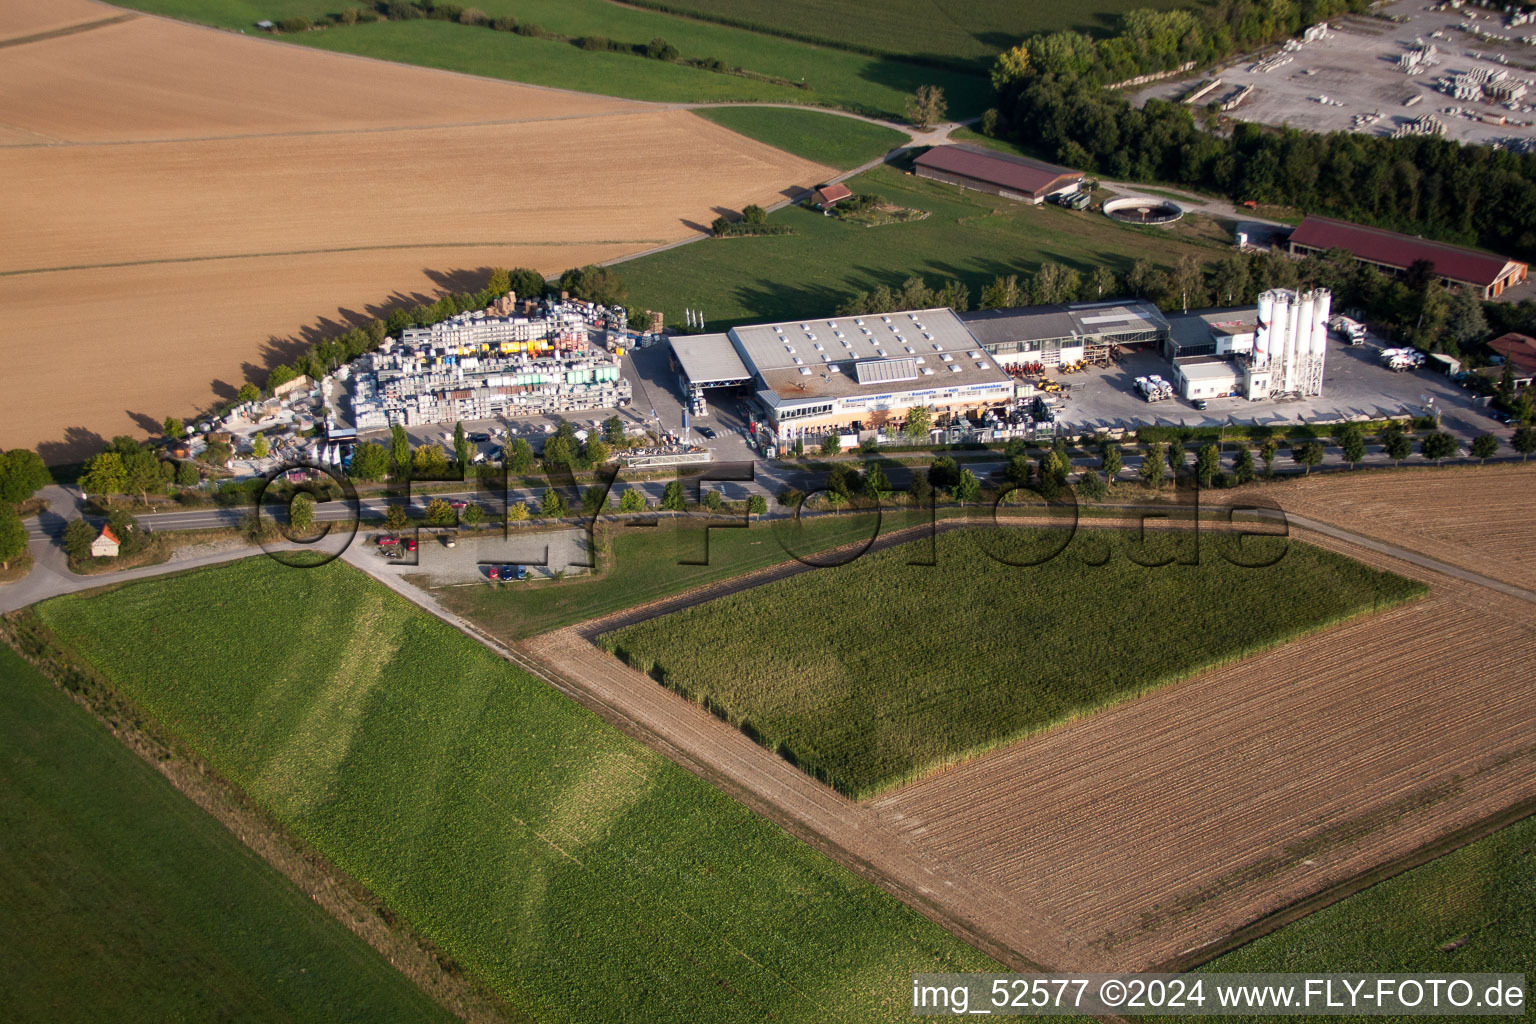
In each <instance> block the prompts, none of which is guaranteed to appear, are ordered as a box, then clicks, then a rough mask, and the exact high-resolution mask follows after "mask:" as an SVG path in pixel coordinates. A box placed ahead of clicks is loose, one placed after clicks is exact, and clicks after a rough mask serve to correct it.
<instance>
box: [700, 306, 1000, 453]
mask: <svg viewBox="0 0 1536 1024" xmlns="http://www.w3.org/2000/svg"><path fill="white" fill-rule="evenodd" d="M671 346H672V354H673V357H674V358H675V359H676V361H677V364H678V367H679V369H680V371H681V372H682V374H683V377H684V380H685V381H686V383H687V386H688V389H689V391H690V394H691V395H692V396H693V397H694V398H695V400H696V401H697V400H698V399H699V398H701V396H702V394H703V392H704V390H705V389H706V388H713V387H724V386H734V385H739V384H741V383H743V382H744V381H749V382H750V384H751V387H752V389H753V393H754V395H755V397H756V398H757V401H758V402H759V404H761V405H762V407H763V410H764V411H765V413H766V414H767V417H768V421H769V426H770V428H771V429H772V430H773V432H774V434H775V435H776V436H777V437H778V440H779V443H781V444H782V443H785V442H789V441H793V440H795V439H796V438H801V437H814V436H819V435H822V434H827V433H832V432H838V431H845V430H848V429H850V428H854V427H858V428H861V429H865V430H871V429H875V428H876V427H879V426H889V427H895V426H897V425H899V424H900V423H902V422H903V421H905V419H906V414H907V410H909V409H913V408H916V407H919V406H925V407H927V408H930V409H932V410H933V411H934V413H935V414H936V415H943V414H946V413H949V414H962V413H965V412H968V411H970V410H972V409H979V408H982V407H984V406H990V405H997V404H999V403H1003V402H1008V401H1011V400H1012V399H1013V397H1014V386H1013V378H1012V377H1010V376H1009V375H1008V374H1007V373H1006V372H1004V371H1003V370H1002V369H1001V368H999V367H998V365H997V362H996V361H995V360H994V359H993V358H992V356H991V355H990V354H989V353H988V352H987V351H986V350H985V349H984V348H983V347H982V345H981V344H980V343H979V342H978V341H977V340H976V338H975V337H974V336H973V335H972V334H971V332H970V331H969V330H967V329H966V325H965V324H964V323H963V322H961V320H960V318H959V317H957V316H956V315H955V313H954V312H953V311H952V310H949V309H920V310H905V311H902V312H899V313H883V314H881V313H874V314H866V315H864V316H857V317H836V318H832V319H821V320H814V321H793V322H785V323H778V324H756V325H752V326H744V327H733V328H731V330H730V331H728V332H727V333H725V334H706V335H695V336H691V337H680V338H673V339H672V340H671Z"/></svg>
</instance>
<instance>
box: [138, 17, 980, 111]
mask: <svg viewBox="0 0 1536 1024" xmlns="http://www.w3.org/2000/svg"><path fill="white" fill-rule="evenodd" d="M126 6H129V7H134V8H138V9H140V10H146V11H152V12H154V13H157V14H165V15H169V16H171V17H176V18H183V19H186V20H188V21H197V22H202V23H205V24H211V25H217V26H219V27H222V28H231V29H239V30H245V31H248V32H255V31H256V29H254V27H253V26H254V25H255V23H256V22H257V21H258V20H260V19H263V18H272V19H277V18H283V17H287V16H291V15H300V16H304V17H311V18H313V17H315V16H316V15H320V14H324V13H325V12H327V11H331V10H336V9H339V8H340V7H342V6H345V5H344V4H335V3H325V2H324V0H129V2H128V3H127V4H126ZM474 6H476V7H479V8H480V9H481V10H483V11H485V12H486V13H487V14H488V15H490V16H491V17H498V16H502V15H508V16H512V17H515V18H517V19H518V20H519V21H521V22H527V23H533V24H537V25H540V26H542V27H543V28H544V29H546V30H548V31H550V32H554V33H558V34H560V35H565V36H572V37H580V36H588V35H594V36H602V37H604V38H607V39H612V40H614V41H616V42H624V43H645V42H648V41H649V40H651V39H653V38H655V37H658V36H660V37H661V38H664V39H666V40H667V41H668V42H670V43H671V44H672V45H674V46H676V47H677V48H678V50H679V51H681V53H682V55H683V56H684V57H687V58H710V57H713V58H715V59H717V60H720V61H723V62H724V63H725V64H727V65H730V66H733V67H739V68H744V69H746V70H748V71H752V72H755V73H757V74H759V75H765V76H768V77H770V78H773V79H781V80H784V81H787V82H790V83H800V82H802V81H803V82H804V83H805V88H799V87H797V86H796V85H780V84H776V83H774V82H765V81H759V80H755V79H751V78H745V77H741V76H737V75H726V74H719V73H716V72H711V71H705V70H702V69H699V68H693V67H687V66H683V65H678V64H669V63H664V62H662V61H656V60H647V59H644V58H641V57H634V56H629V55H626V54H617V53H606V52H588V51H583V50H581V49H579V48H577V47H575V46H573V45H571V44H570V43H566V42H562V41H558V40H549V39H535V38H532V37H528V36H519V35H514V34H512V33H510V32H495V31H492V30H490V29H486V28H477V27H472V26H466V25H459V24H455V23H451V22H446V21H429V20H424V19H423V20H416V21H403V22H392V23H389V22H379V23H375V24H369V25H354V26H350V27H340V26H337V27H332V28H328V29H324V30H317V31H312V32H303V33H297V34H293V35H285V36H281V37H280V38H282V39H284V40H287V41H290V42H295V43H301V44H304V45H308V46H315V47H319V48H322V49H329V50H336V51H340V52H345V53H355V54H360V55H362V56H366V57H379V58H383V59H385V60H393V61H399V62H401V63H406V64H423V65H426V66H428V67H435V68H443V69H446V70H449V71H463V72H468V73H471V74H477V75H486V76H489V77H492V78H505V79H510V80H512V81H518V82H529V83H532V84H534V85H549V86H556V87H558V88H562V89H576V90H580V91H583V92H595V93H603V94H606V95H610V96H620V97H624V98H626V99H637V100H656V101H662V102H668V103H716V102H733V101H734V102H741V101H770V102H776V103H802V104H810V105H816V106H835V107H845V108H848V109H852V110H859V111H863V112H868V113H875V114H880V115H883V116H887V117H901V116H902V115H903V111H904V109H905V104H906V99H907V97H908V96H910V95H911V94H912V93H913V92H914V91H915V90H916V89H917V87H918V86H919V85H924V84H935V85H941V86H943V87H944V90H945V94H946V95H947V96H948V98H949V104H950V108H951V112H952V114H953V115H954V116H957V117H964V116H971V115H974V114H977V113H979V112H980V111H981V110H982V109H983V108H984V107H985V106H986V105H987V103H988V102H989V94H990V87H989V86H988V83H987V81H986V79H985V78H983V77H981V76H980V75H976V74H965V73H961V72H957V71H953V70H943V69H937V68H925V67H920V66H917V65H914V64H911V63H908V62H905V61H899V60H892V59H889V58H883V57H878V56H868V55H865V54H858V53H850V52H847V51H844V50H837V49H830V48H827V47H820V46H812V45H809V44H806V43H801V42H796V41H794V40H790V39H783V38H779V37H776V36H770V35H763V34H761V33H757V32H750V31H746V30H744V29H738V28H729V27H726V26H723V25H716V24H710V23H707V22H701V21H697V20H694V19H690V18H680V17H675V16H673V15H669V14H663V13H660V12H658V11H648V10H638V9H634V8H629V7H621V6H619V5H617V4H611V3H606V2H605V0H483V2H481V3H477V4H475V5H474Z"/></svg>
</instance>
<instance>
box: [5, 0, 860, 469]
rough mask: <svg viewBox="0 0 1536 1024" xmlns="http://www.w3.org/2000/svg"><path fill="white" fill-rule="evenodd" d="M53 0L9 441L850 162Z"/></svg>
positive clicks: (17, 242)
mask: <svg viewBox="0 0 1536 1024" xmlns="http://www.w3.org/2000/svg"><path fill="white" fill-rule="evenodd" d="M36 6H37V5H32V4H29V3H26V2H25V0H0V39H3V38H4V37H6V36H10V37H11V38H15V39H18V40H25V41H23V42H19V43H18V44H17V45H13V46H9V47H6V48H5V50H4V53H5V59H4V60H3V61H0V177H4V179H5V180H6V181H7V182H11V183H14V187H12V188H9V189H8V190H7V191H6V194H5V196H4V198H3V199H0V252H3V254H4V255H3V256H0V308H4V309H5V310H6V311H7V313H8V314H9V316H8V327H9V330H8V331H7V333H6V340H5V341H4V342H0V355H3V356H4V357H6V359H7V362H8V365H9V366H10V368H11V370H10V374H9V376H8V381H7V382H8V383H9V384H11V385H12V388H11V390H12V393H13V395H15V396H16V402H15V403H14V404H13V407H12V408H11V409H10V410H9V412H10V414H9V415H7V416H6V417H4V419H3V420H0V447H4V448H9V447H17V446H32V445H39V444H41V445H42V451H43V454H44V455H45V457H46V458H48V459H49V460H50V461H55V462H63V461H70V460H73V459H76V458H80V457H82V456H85V455H89V454H94V452H95V451H96V450H98V449H99V447H100V445H101V443H102V441H101V439H103V438H106V437H111V436H113V435H115V434H120V433H143V432H149V431H153V429H154V427H153V424H155V423H158V422H160V421H161V420H163V419H164V417H165V416H166V415H168V414H169V415H176V416H181V417H187V416H190V415H192V414H194V413H195V412H197V411H198V410H200V409H204V408H207V407H209V406H212V405H214V404H216V402H217V401H220V400H227V399H228V398H230V397H232V394H233V391H234V390H235V389H237V388H238V386H239V385H240V384H241V383H243V382H244V381H246V380H255V381H258V382H259V381H262V380H264V379H265V376H266V373H267V371H268V370H269V369H270V368H271V367H272V366H273V365H276V364H277V363H279V362H286V361H288V360H290V359H292V358H293V357H294V356H295V355H297V354H299V352H301V351H302V350H303V348H304V347H305V346H306V345H307V344H308V343H309V342H311V341H314V340H317V339H318V338H320V337H324V336H326V335H328V334H332V333H335V332H336V331H338V330H340V329H343V328H345V327H347V326H350V325H351V324H354V323H357V322H359V321H360V320H362V319H364V318H367V317H371V316H376V315H380V314H382V313H384V312H386V311H387V310H389V309H391V308H393V307H395V306H399V305H404V306H412V305H415V304H417V303H419V302H423V301H431V300H432V299H434V298H436V297H437V296H438V295H440V294H442V293H443V292H445V291H472V290H475V289H478V288H479V287H481V286H482V285H483V284H484V280H485V275H486V273H487V272H488V271H489V269H490V268H491V267H493V266H507V267H513V266H528V267H533V268H535V269H537V270H539V271H541V272H543V273H546V274H548V273H557V272H559V271H561V270H563V269H565V268H567V267H573V266H579V265H582V264H586V263H595V262H606V261H610V260H614V259H617V258H619V257H622V256H625V255H630V254H634V253H637V252H641V251H645V250H648V249H652V248H656V247H658V246H661V245H664V244H668V243H672V242H676V241H679V240H684V239H689V238H692V237H697V236H698V235H699V233H700V232H701V231H702V230H704V227H703V226H704V225H707V224H709V223H710V222H711V221H712V220H713V219H714V218H715V217H716V216H717V215H718V214H719V213H721V212H724V211H732V210H739V209H741V208H742V207H743V206H745V205H747V204H750V203H759V204H762V205H766V206H771V205H773V204H774V203H777V202H779V201H781V200H782V199H784V198H785V195H786V193H795V192H798V191H799V189H800V188H802V187H804V186H807V185H811V184H815V183H816V182H817V181H821V180H824V179H826V178H827V177H829V176H830V175H831V173H832V172H831V171H829V170H828V169H827V168H823V167H820V166H819V165H816V164H813V163H811V162H809V161H806V160H802V159H800V158H798V157H794V156H791V155H790V154H788V153H785V152H782V151H780V150H776V149H773V148H771V147H769V146H765V145H763V144H761V143H758V142H754V141H752V140H749V139H746V138H744V137H742V136H739V135H736V134H735V133H732V132H730V131H728V130H726V129H724V128H721V127H720V126H718V125H716V124H714V123H713V122H710V121H707V120H705V119H704V118H700V117H697V116H695V115H694V114H692V113H689V112H688V111H686V110H680V109H669V108H667V107H664V106H662V105H657V104H645V103H636V102H632V101H628V100H618V99H612V98H610V97H605V96H597V95H587V94H581V93H573V92H564V91H560V90H553V89H541V88H537V87H533V86H526V85H519V84H515V83H511V82H501V81H493V80H490V79H483V78H476V77H473V76H467V75H457V74H452V73H449V72H444V71H437V70H433V69H430V68H423V67H414V66H405V65H398V64H390V63H387V62H383V61H374V60H367V59H364V58H358V57H351V56H347V55H342V54H333V53H327V52H324V51H321V50H316V49H311V48H308V47H303V46H295V45H291V44H286V43H281V42H276V41H273V40H269V39H262V38H256V37H247V36H243V35H241V34H237V33H231V32H223V31H217V30H213V29H207V28H202V27H198V26H194V25H187V24H182V23H179V22H173V21H169V20H166V19H163V18H158V17H154V16H150V15H137V16H133V17H129V18H126V19H125V20H116V16H118V15H121V14H122V12H121V11H120V10H119V9H117V8H113V7H109V6H106V5H99V4H94V3H87V2H85V0H68V3H67V4H61V5H60V6H61V8H62V9H61V11H59V12H57V13H55V14H50V15H48V16H44V15H43V14H41V13H40V12H39V11H38V10H37V9H36ZM92 22H100V23H99V24H94V25H93V27H91V28H90V29H89V30H88V31H69V30H68V29H69V28H70V27H71V26H77V25H80V24H85V23H92Z"/></svg>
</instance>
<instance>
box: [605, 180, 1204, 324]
mask: <svg viewBox="0 0 1536 1024" xmlns="http://www.w3.org/2000/svg"><path fill="white" fill-rule="evenodd" d="M848 187H849V188H851V189H853V190H854V191H855V192H860V193H875V194H878V195H882V196H884V197H885V198H886V199H888V200H889V201H890V202H892V203H894V204H896V205H898V206H902V207H907V208H909V209H914V210H921V211H924V212H926V213H927V214H928V216H927V217H926V218H925V219H923V220H920V221H916V222H912V223H905V224H886V225H882V226H879V227H863V226H861V225H858V224H851V223H848V222H846V221H843V220H840V219H838V218H836V217H823V216H822V215H821V214H819V213H816V212H815V211H812V210H806V209H803V208H801V207H798V206H796V207H790V208H787V209H783V210H779V211H777V212H776V213H772V214H769V215H768V223H770V224H783V225H785V226H787V227H790V228H793V229H794V234H791V235H770V236H761V237H753V238H718V239H708V240H706V241H704V242H701V243H699V244H698V245H686V246H682V247H681V248H677V249H670V250H668V251H666V252H659V253H653V254H651V255H648V256H642V257H640V258H638V259H635V260H631V261H628V262H626V263H624V264H622V265H621V267H620V270H621V272H622V274H623V277H624V280H625V282H626V283H627V284H628V285H629V291H630V296H631V299H632V300H633V301H634V302H636V303H638V304H640V305H643V306H645V307H646V308H648V309H660V310H665V311H666V312H667V314H668V317H669V320H668V322H669V323H671V322H673V320H672V317H673V316H674V314H673V311H674V310H678V309H681V308H682V307H683V306H690V307H692V308H694V309H702V310H703V311H704V315H705V317H706V318H707V320H708V321H709V324H710V327H711V328H712V329H719V330H724V329H725V328H727V327H731V326H734V325H736V324H742V323H753V322H760V321H764V320H769V321H772V320H795V319H800V318H804V317H810V316H826V315H830V314H831V313H832V312H833V311H834V310H835V309H836V308H837V306H838V305H839V304H840V303H841V302H843V301H844V300H846V299H848V298H849V297H850V296H852V295H853V294H854V293H855V292H860V291H868V290H870V289H872V288H874V287H876V286H877V285H880V284H885V285H889V286H891V287H893V288H895V287H900V285H901V283H902V281H903V280H905V279H906V278H907V277H909V276H911V275H913V274H917V275H920V276H923V277H925V278H926V279H927V281H928V283H929V284H931V285H933V286H935V287H937V286H939V285H941V284H942V283H943V282H944V281H945V280H948V279H950V278H955V279H957V280H959V281H960V282H961V283H963V284H965V285H966V286H968V287H969V288H970V291H971V304H972V305H973V306H974V305H975V304H976V302H977V301H978V300H979V299H980V297H981V289H982V287H983V286H984V285H986V284H987V283H989V282H990V281H991V280H992V279H993V278H994V277H997V276H998V275H1006V274H1018V275H1020V276H1021V277H1027V276H1028V275H1029V274H1031V273H1033V272H1034V271H1035V270H1036V269H1038V268H1039V266H1040V264H1041V263H1044V262H1053V263H1062V264H1066V265H1068V266H1071V267H1074V268H1076V269H1078V270H1079V271H1081V272H1082V273H1083V274H1084V276H1086V275H1087V274H1088V273H1089V272H1091V271H1092V269H1093V268H1094V267H1096V266H1098V265H1100V264H1107V265H1108V266H1109V267H1110V269H1112V270H1114V271H1115V272H1116V273H1117V274H1125V273H1126V272H1128V271H1129V270H1130V269H1131V266H1132V264H1134V263H1135V262H1136V261H1137V260H1138V259H1147V260H1150V261H1151V262H1153V263H1154V264H1157V265H1160V266H1165V267H1168V266H1172V265H1173V264H1175V263H1177V262H1178V260H1179V257H1181V256H1183V255H1185V254H1186V253H1187V254H1189V255H1191V256H1193V257H1194V258H1195V259H1197V260H1199V261H1200V262H1202V263H1204V262H1207V261H1210V260H1214V259H1216V258H1217V257H1218V256H1219V255H1220V254H1221V252H1222V251H1223V250H1224V249H1226V248H1230V246H1219V245H1217V244H1215V243H1212V242H1206V241H1193V240H1184V239H1175V238H1170V237H1169V236H1168V235H1167V234H1165V233H1161V232H1158V231H1156V229H1148V228H1134V227H1130V226H1127V225H1124V224H1117V223H1115V222H1114V221H1111V220H1110V219H1109V218H1108V217H1101V216H1099V215H1097V214H1089V213H1083V212H1079V211H1075V210H1064V209H1062V208H1060V207H1057V206H1050V205H1045V206H1031V205H1029V204H1027V203H1018V202H1014V201H1012V200H1009V199H1001V198H998V197H996V196H989V195H986V194H984V193H981V192H968V191H964V190H962V189H959V188H956V187H954V186H952V185H946V184H944V183H943V182H937V181H929V180H927V179H925V178H916V177H913V176H912V175H909V174H904V173H902V172H901V171H899V170H897V169H896V168H894V167H890V166H886V167H877V168H875V169H874V170H872V171H868V172H866V173H864V174H861V175H859V176H857V177H855V178H852V179H850V180H849V181H848ZM1187 219H1188V218H1186V220H1187ZM677 322H678V325H679V326H681V320H680V318H679V319H678V320H677Z"/></svg>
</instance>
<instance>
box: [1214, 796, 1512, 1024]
mask: <svg viewBox="0 0 1536 1024" xmlns="http://www.w3.org/2000/svg"><path fill="white" fill-rule="evenodd" d="M1202 970H1206V971H1251V972H1269V971H1297V972H1306V971H1313V972H1323V971H1383V972H1394V973H1403V972H1420V971H1422V972H1500V973H1502V972H1513V973H1524V974H1525V975H1526V976H1527V977H1528V978H1529V977H1530V976H1533V975H1536V818H1526V819H1525V820H1524V821H1519V822H1516V823H1515V824H1513V825H1510V826H1508V827H1507V828H1504V829H1501V830H1500V831H1498V832H1495V833H1494V834H1493V835H1491V836H1488V837H1487V838H1486V839H1481V840H1479V841H1477V842H1475V843H1472V844H1471V845H1469V846H1466V847H1463V848H1462V849H1460V850H1457V851H1455V852H1454V853H1450V854H1447V855H1446V856H1444V857H1441V858H1439V859H1437V860H1433V861H1431V862H1429V863H1428V864H1425V865H1423V866H1421V867H1418V868H1415V869H1413V870H1412V871H1408V872H1404V873H1403V874H1401V875H1398V876H1397V877H1395V878H1389V879H1387V880H1386V881H1384V882H1381V883H1379V884H1377V885H1374V886H1372V887H1371V888H1369V889H1365V890H1363V891H1361V892H1358V893H1356V894H1355V895H1353V896H1350V897H1349V898H1347V899H1344V900H1341V901H1340V902H1338V903H1335V904H1334V905H1333V906H1331V907H1326V908H1324V909H1322V910H1319V911H1317V912H1316V913H1314V914H1309V915H1308V916H1307V917H1305V918H1302V919H1301V920H1300V921H1296V922H1294V923H1293V924H1290V925H1287V926H1286V927H1284V928H1282V929H1280V930H1279V931H1277V932H1274V933H1273V934H1270V935H1267V936H1265V937H1264V938H1262V939H1257V940H1255V941H1254V942H1252V943H1249V944H1248V945H1246V946H1244V947H1242V948H1241V949H1237V950H1234V951H1233V952H1231V953H1228V954H1227V955H1226V956H1223V957H1220V958H1219V959H1217V960H1214V961H1212V962H1211V963H1209V964H1207V965H1206V966H1205V967H1204V968H1202ZM1290 1019H1297V1020H1300V1019H1303V1018H1290ZM1306 1019H1310V1018H1306ZM1329 1019H1335V1020H1336V1019H1337V1018H1325V1017H1319V1018H1317V1020H1329ZM1400 1019H1407V1018H1400Z"/></svg>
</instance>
